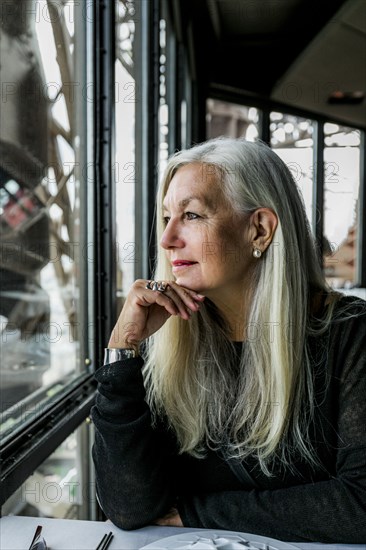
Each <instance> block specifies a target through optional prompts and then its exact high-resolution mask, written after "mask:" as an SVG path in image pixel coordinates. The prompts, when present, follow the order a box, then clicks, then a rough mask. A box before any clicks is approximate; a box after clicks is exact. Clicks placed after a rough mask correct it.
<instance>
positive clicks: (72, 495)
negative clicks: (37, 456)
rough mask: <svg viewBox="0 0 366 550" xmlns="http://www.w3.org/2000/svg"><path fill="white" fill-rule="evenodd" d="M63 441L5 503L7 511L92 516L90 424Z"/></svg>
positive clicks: (39, 514)
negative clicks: (89, 473) (88, 476)
mask: <svg viewBox="0 0 366 550" xmlns="http://www.w3.org/2000/svg"><path fill="white" fill-rule="evenodd" d="M88 426H89V425H88V424H86V423H84V424H82V425H81V426H80V427H79V428H78V429H77V430H75V432H73V433H72V434H71V435H70V436H69V437H67V438H66V439H65V441H63V443H62V444H61V445H60V446H59V447H58V448H57V449H56V450H55V452H53V453H52V454H51V455H50V456H49V457H48V458H47V459H46V460H45V461H44V462H43V463H42V464H40V466H38V468H37V469H36V471H35V472H34V473H33V474H32V475H31V476H30V477H29V478H28V479H27V480H26V481H25V482H24V483H23V484H22V485H21V487H19V489H17V491H15V492H14V494H13V495H12V496H11V497H10V498H9V499H8V500H7V501H6V502H5V503H4V505H3V506H2V513H3V514H4V515H9V514H14V515H17V516H32V517H52V518H69V519H90V517H91V515H90V514H91V510H92V507H93V503H95V486H94V485H93V483H90V482H89V480H88V478H87V477H86V476H87V475H88V470H89V455H90V448H89V447H90V443H89V433H88V432H89V428H88Z"/></svg>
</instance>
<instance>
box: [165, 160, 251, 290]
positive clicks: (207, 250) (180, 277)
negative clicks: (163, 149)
mask: <svg viewBox="0 0 366 550" xmlns="http://www.w3.org/2000/svg"><path fill="white" fill-rule="evenodd" d="M221 185H222V183H221V182H220V175H219V174H218V173H217V172H216V171H215V170H214V168H213V167H210V166H208V165H202V164H199V163H192V164H188V165H185V166H183V167H181V168H180V169H179V170H178V171H177V172H176V174H175V175H174V177H173V178H172V180H171V182H170V185H169V187H168V191H167V193H166V195H165V198H164V210H163V216H164V221H165V231H164V233H163V235H162V238H161V241H160V245H161V246H162V247H163V248H164V249H165V252H166V256H167V258H168V260H169V262H170V263H171V264H172V270H173V275H174V277H175V278H176V282H177V283H178V284H180V285H182V286H185V287H188V288H190V289H192V290H195V291H196V292H201V293H203V294H205V295H206V296H207V297H209V298H210V299H214V298H215V296H219V297H220V298H221V299H223V298H224V297H225V296H230V297H231V299H232V298H233V297H235V296H238V297H239V296H240V295H241V292H242V290H243V288H244V287H245V284H246V283H247V281H248V275H249V272H250V268H251V266H253V264H254V262H253V257H252V251H253V246H252V244H251V242H250V240H249V234H248V233H249V232H248V220H249V216H248V215H247V216H244V215H239V214H237V213H235V212H233V210H232V208H231V207H230V206H229V205H227V203H226V202H225V200H224V197H223V194H222V191H221ZM254 261H255V260H254Z"/></svg>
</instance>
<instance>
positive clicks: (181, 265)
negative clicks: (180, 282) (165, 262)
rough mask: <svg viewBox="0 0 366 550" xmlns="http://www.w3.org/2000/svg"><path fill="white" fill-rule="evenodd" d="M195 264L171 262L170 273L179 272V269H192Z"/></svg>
mask: <svg viewBox="0 0 366 550" xmlns="http://www.w3.org/2000/svg"><path fill="white" fill-rule="evenodd" d="M196 263H197V262H178V261H177V262H173V268H172V271H180V270H181V269H186V268H187V267H192V265H196Z"/></svg>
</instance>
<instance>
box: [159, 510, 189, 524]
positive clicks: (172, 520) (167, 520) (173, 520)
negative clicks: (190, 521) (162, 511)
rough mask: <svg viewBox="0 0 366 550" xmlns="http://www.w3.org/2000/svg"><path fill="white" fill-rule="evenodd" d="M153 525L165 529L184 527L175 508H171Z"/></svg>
mask: <svg viewBox="0 0 366 550" xmlns="http://www.w3.org/2000/svg"><path fill="white" fill-rule="evenodd" d="M155 525H164V526H165V527H184V525H183V523H182V520H181V519H180V515H179V512H178V510H177V509H176V508H171V509H170V510H169V512H168V513H167V514H166V515H165V516H164V517H162V518H158V519H157V520H156V521H155Z"/></svg>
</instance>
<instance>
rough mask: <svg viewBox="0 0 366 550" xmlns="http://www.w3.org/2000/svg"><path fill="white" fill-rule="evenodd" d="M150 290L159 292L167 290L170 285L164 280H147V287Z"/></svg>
mask: <svg viewBox="0 0 366 550" xmlns="http://www.w3.org/2000/svg"><path fill="white" fill-rule="evenodd" d="M145 288H147V289H148V290H157V291H158V292H165V291H166V290H167V289H168V288H169V285H168V283H164V281H147V283H146V287H145Z"/></svg>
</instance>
